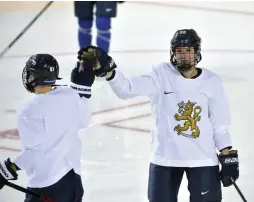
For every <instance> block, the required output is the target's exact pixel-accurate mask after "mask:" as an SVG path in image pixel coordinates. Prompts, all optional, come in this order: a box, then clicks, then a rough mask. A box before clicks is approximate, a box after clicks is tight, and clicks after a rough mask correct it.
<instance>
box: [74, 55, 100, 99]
mask: <svg viewBox="0 0 254 202" xmlns="http://www.w3.org/2000/svg"><path fill="white" fill-rule="evenodd" d="M94 80H95V73H94V70H93V68H92V65H91V64H90V63H89V61H88V60H86V59H85V60H83V61H78V62H77V63H76V67H75V68H74V69H73V70H72V72H71V85H70V87H71V88H73V89H74V90H76V91H78V93H79V96H80V97H86V98H90V97H91V94H92V93H91V87H92V85H93V83H94Z"/></svg>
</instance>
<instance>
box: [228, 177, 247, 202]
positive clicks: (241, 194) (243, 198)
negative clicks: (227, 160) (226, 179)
mask: <svg viewBox="0 0 254 202" xmlns="http://www.w3.org/2000/svg"><path fill="white" fill-rule="evenodd" d="M231 180H232V181H233V185H234V187H235V189H236V191H237V192H238V194H239V195H240V197H241V198H242V200H243V201H244V202H247V200H246V198H245V197H244V195H243V193H242V192H241V190H240V189H239V187H238V186H237V184H236V183H235V181H234V180H233V178H231Z"/></svg>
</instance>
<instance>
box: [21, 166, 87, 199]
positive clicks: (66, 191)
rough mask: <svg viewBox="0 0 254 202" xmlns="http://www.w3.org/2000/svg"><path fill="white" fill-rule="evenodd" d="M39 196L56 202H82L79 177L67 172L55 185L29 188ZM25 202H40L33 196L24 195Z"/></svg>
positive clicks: (81, 187) (72, 172)
mask: <svg viewBox="0 0 254 202" xmlns="http://www.w3.org/2000/svg"><path fill="white" fill-rule="evenodd" d="M28 189H29V190H31V191H34V192H36V193H38V194H40V195H44V196H47V197H50V198H52V199H54V200H56V201H57V202H82V197H83V193H84V190H83V186H82V182H81V177H80V175H78V174H76V173H75V172H74V171H73V170H71V171H69V172H68V173H67V174H66V175H65V176H64V177H63V178H62V179H60V180H59V181H58V182H57V183H55V184H53V185H51V186H48V187H43V188H29V187H28ZM25 202H42V201H41V200H40V199H37V198H36V197H34V196H31V195H29V194H26V199H25Z"/></svg>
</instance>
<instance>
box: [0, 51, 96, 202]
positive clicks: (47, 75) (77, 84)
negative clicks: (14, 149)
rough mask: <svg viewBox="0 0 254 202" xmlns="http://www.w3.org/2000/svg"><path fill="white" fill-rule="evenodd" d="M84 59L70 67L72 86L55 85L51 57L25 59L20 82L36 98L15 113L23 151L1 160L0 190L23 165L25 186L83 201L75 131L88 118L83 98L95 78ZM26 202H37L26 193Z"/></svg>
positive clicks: (54, 64)
mask: <svg viewBox="0 0 254 202" xmlns="http://www.w3.org/2000/svg"><path fill="white" fill-rule="evenodd" d="M84 63H85V62H77V64H76V67H75V68H74V69H73V70H72V72H71V88H70V87H68V86H59V85H56V84H55V82H56V80H57V79H60V78H59V77H58V74H59V66H58V62H57V61H56V59H55V58H54V57H53V56H51V55H49V54H36V55H33V56H31V57H30V58H29V60H28V61H27V63H26V66H25V67H24V69H23V73H22V80H23V84H24V86H25V88H26V89H27V91H28V92H30V93H34V94H36V96H34V97H33V98H32V99H31V100H29V101H27V102H25V103H24V104H23V105H22V106H21V107H20V108H19V110H18V112H17V122H18V123H17V126H18V131H19V136H20V140H21V143H22V146H23V148H24V150H23V152H22V153H21V154H20V155H19V156H18V157H17V158H16V159H15V160H14V161H13V162H12V161H11V160H10V159H7V160H6V161H2V162H0V189H1V188H3V187H4V185H5V183H6V181H7V180H17V178H18V174H17V171H18V170H20V169H22V170H25V171H26V174H27V178H28V189H30V190H32V191H34V192H36V193H38V194H40V195H44V196H47V197H50V198H53V199H55V200H56V201H59V202H81V201H82V197H83V186H82V182H81V176H80V173H81V169H80V166H81V165H80V160H81V154H82V145H81V141H80V139H79V137H78V131H79V130H80V129H81V128H85V127H87V126H88V124H89V122H90V119H91V114H90V112H89V109H88V103H87V101H88V99H89V98H90V97H91V86H92V84H93V82H94V78H95V75H94V72H93V70H92V67H91V65H88V64H87V63H85V64H84ZM83 64H84V65H83ZM25 202H41V200H39V199H37V198H35V197H33V196H30V195H26V199H25Z"/></svg>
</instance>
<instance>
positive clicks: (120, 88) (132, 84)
mask: <svg viewBox="0 0 254 202" xmlns="http://www.w3.org/2000/svg"><path fill="white" fill-rule="evenodd" d="M109 83H110V86H111V88H112V90H113V91H114V92H115V94H116V95H117V96H118V97H119V98H121V99H128V98H132V97H135V96H139V95H140V96H152V95H154V94H157V93H158V92H159V88H160V87H159V85H160V84H159V75H158V73H157V71H156V70H155V69H154V70H153V71H152V72H151V73H148V74H144V75H141V76H133V77H130V78H126V77H125V75H124V74H123V73H122V72H120V71H117V70H115V76H114V78H113V79H112V80H110V81H109Z"/></svg>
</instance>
